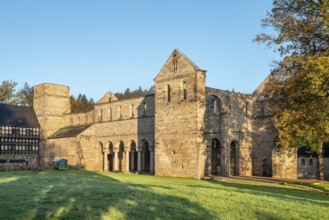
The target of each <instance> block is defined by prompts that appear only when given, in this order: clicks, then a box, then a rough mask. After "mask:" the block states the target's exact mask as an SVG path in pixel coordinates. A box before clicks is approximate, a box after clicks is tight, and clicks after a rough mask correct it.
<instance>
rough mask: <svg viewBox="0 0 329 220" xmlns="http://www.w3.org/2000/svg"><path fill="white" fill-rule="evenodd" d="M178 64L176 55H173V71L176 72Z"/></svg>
mask: <svg viewBox="0 0 329 220" xmlns="http://www.w3.org/2000/svg"><path fill="white" fill-rule="evenodd" d="M177 66H178V62H177V57H176V54H174V55H173V62H172V70H173V71H174V72H175V71H176V70H177Z"/></svg>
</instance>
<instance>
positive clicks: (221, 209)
mask: <svg viewBox="0 0 329 220" xmlns="http://www.w3.org/2000/svg"><path fill="white" fill-rule="evenodd" d="M0 219H317V220H318V219H329V185H328V184H325V185H316V186H313V185H290V184H288V185H279V184H269V183H260V182H251V181H249V182H248V181H240V182H227V181H222V182H215V181H199V180H194V179H185V178H170V177H157V176H144V175H134V174H113V173H105V172H86V171H78V170H68V171H53V170H46V171H41V172H30V171H20V172H0Z"/></svg>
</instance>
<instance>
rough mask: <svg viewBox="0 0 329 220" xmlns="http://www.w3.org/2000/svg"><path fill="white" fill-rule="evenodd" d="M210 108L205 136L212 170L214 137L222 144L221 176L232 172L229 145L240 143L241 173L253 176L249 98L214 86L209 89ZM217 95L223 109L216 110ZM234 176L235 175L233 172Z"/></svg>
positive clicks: (238, 155) (208, 169)
mask: <svg viewBox="0 0 329 220" xmlns="http://www.w3.org/2000/svg"><path fill="white" fill-rule="evenodd" d="M206 94H207V99H208V102H207V110H206V115H205V124H206V136H207V140H208V147H207V155H208V157H207V158H208V160H207V161H208V163H207V164H208V166H206V170H207V171H208V173H209V172H210V169H211V168H210V165H211V161H210V160H211V143H212V140H213V139H214V138H216V139H218V140H219V141H220V143H221V175H223V176H226V175H229V174H230V169H229V166H230V145H231V143H232V142H233V141H235V142H237V143H238V146H237V147H238V153H237V155H236V156H237V158H238V162H237V165H238V168H237V169H238V175H248V176H249V175H251V170H252V162H251V152H252V138H251V137H252V124H251V112H252V106H251V104H250V97H249V96H248V95H245V94H240V93H233V92H229V91H223V90H218V89H213V88H208V87H207V88H206ZM214 97H216V98H217V99H218V100H219V103H220V104H219V107H220V110H219V112H218V113H214V106H213V105H214V103H213V100H214ZM231 175H232V174H231Z"/></svg>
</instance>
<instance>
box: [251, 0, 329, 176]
mask: <svg viewBox="0 0 329 220" xmlns="http://www.w3.org/2000/svg"><path fill="white" fill-rule="evenodd" d="M328 12H329V0H274V1H273V9H272V10H271V12H269V13H268V16H267V18H265V19H263V20H262V25H263V26H265V27H272V28H274V30H275V31H276V33H277V34H266V33H261V34H259V35H257V36H256V38H255V41H256V42H261V43H265V44H266V45H267V46H269V47H274V48H275V50H277V51H278V52H279V53H280V54H281V55H286V57H285V58H284V59H283V60H282V61H281V62H279V64H278V66H277V67H276V68H275V69H274V71H273V72H272V74H271V78H270V79H271V80H270V86H269V94H270V97H271V100H272V101H273V105H274V124H275V128H276V129H277V131H278V144H279V145H281V146H282V147H284V148H299V147H301V146H306V145H307V146H309V147H310V149H311V150H312V151H313V152H317V153H318V155H319V160H318V163H319V164H318V175H319V178H320V179H322V178H323V165H322V146H323V144H324V143H325V142H328V141H329V139H328V137H329V127H328V126H329V104H328V99H329V97H328V91H329V85H328V84H329V79H328V76H329V57H328V56H329V14H328Z"/></svg>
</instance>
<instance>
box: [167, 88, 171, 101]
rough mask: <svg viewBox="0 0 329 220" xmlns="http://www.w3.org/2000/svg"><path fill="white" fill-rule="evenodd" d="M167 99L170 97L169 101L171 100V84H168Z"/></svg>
mask: <svg viewBox="0 0 329 220" xmlns="http://www.w3.org/2000/svg"><path fill="white" fill-rule="evenodd" d="M167 99H168V102H170V101H171V88H170V85H167Z"/></svg>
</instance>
